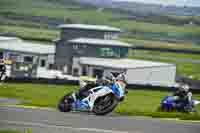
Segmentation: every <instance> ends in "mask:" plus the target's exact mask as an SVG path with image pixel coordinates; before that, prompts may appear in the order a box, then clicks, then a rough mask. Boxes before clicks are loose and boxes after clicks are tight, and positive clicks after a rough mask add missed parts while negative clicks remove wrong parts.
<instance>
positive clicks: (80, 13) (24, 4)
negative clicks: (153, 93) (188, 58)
mask: <svg viewBox="0 0 200 133" xmlns="http://www.w3.org/2000/svg"><path fill="white" fill-rule="evenodd" d="M67 2H68V3H67V4H66V3H65V4H63V0H59V1H55V0H50V1H47V0H1V1H0V15H2V16H9V15H11V16H12V15H13V16H45V17H50V18H56V19H62V20H66V19H70V20H71V22H72V23H89V24H105V25H111V26H116V27H120V28H122V29H123V30H125V31H130V32H132V33H131V34H132V35H131V36H132V37H133V36H139V37H141V38H148V39H151V38H152V39H153V38H156V39H158V40H159V38H160V37H161V38H162V37H164V38H166V37H167V38H172V39H173V38H178V39H179V40H182V39H186V40H193V39H192V38H194V40H198V37H199V35H200V27H199V26H174V25H168V24H153V23H148V22H141V21H140V22H138V21H135V20H113V18H115V17H120V16H124V15H127V14H123V13H119V12H114V11H113V10H108V9H106V10H103V11H98V10H97V9H96V8H94V7H89V6H86V5H80V4H77V3H74V2H72V1H67ZM12 21H13V22H12ZM15 22H16V23H15ZM2 23H3V24H4V25H16V26H21V27H31V26H33V27H35V26H39V27H40V26H42V27H43V28H46V27H47V26H46V25H45V24H43V25H42V24H41V25H40V24H37V23H32V22H29V21H27V22H23V21H19V20H17V21H14V20H11V21H10V20H4V21H3V22H2ZM38 23H40V22H38ZM0 31H1V30H0ZM8 31H9V28H8ZM137 34H138V35H137ZM27 36H28V38H31V35H30V34H29V33H28V35H27ZM155 36H158V37H155ZM34 39H37V37H35V38H34ZM39 39H40V38H39Z"/></svg>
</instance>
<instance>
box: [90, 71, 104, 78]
mask: <svg viewBox="0 0 200 133" xmlns="http://www.w3.org/2000/svg"><path fill="white" fill-rule="evenodd" d="M103 72H104V71H103V70H102V69H93V77H97V78H98V79H101V78H102V77H103Z"/></svg>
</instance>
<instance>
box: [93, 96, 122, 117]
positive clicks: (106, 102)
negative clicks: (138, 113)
mask: <svg viewBox="0 0 200 133" xmlns="http://www.w3.org/2000/svg"><path fill="white" fill-rule="evenodd" d="M118 103H119V101H118V99H117V98H116V97H115V96H114V95H113V94H109V95H106V96H103V97H100V98H98V99H97V100H96V101H95V104H94V108H93V112H94V113H95V114H96V115H106V114H108V113H110V112H112V111H113V110H114V109H115V107H116V106H117V105H118Z"/></svg>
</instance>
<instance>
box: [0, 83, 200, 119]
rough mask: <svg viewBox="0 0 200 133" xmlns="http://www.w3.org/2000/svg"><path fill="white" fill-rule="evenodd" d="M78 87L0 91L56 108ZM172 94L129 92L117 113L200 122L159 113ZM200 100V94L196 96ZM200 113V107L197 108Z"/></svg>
mask: <svg viewBox="0 0 200 133" xmlns="http://www.w3.org/2000/svg"><path fill="white" fill-rule="evenodd" d="M77 88H78V86H72V85H66V86H63V85H46V84H43V85H42V84H3V86H2V87H1V89H0V96H1V97H10V98H17V99H19V100H21V101H22V102H23V103H22V104H24V105H33V106H41V107H53V108H55V107H56V105H57V103H58V101H59V99H60V98H61V97H62V96H63V95H64V94H66V93H69V92H71V91H75V90H76V89H77ZM168 94H170V93H169V92H167V91H152V90H129V93H128V95H127V96H126V99H125V101H123V102H122V103H120V105H119V106H118V107H117V108H116V110H115V113H117V114H120V115H139V116H151V117H172V118H175V117H178V118H181V119H196V120H200V114H199V113H198V114H191V115H189V114H187V115H186V114H183V113H176V112H173V113H166V112H158V111H157V108H158V107H159V105H160V100H161V99H162V98H163V97H164V96H166V95H168ZM194 98H195V99H198V100H200V94H194ZM197 110H198V111H200V106H198V107H197Z"/></svg>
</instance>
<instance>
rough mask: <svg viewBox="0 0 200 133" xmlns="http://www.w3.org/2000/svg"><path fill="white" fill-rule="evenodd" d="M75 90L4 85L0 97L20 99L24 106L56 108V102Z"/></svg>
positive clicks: (51, 86) (27, 85) (35, 85)
mask: <svg viewBox="0 0 200 133" xmlns="http://www.w3.org/2000/svg"><path fill="white" fill-rule="evenodd" d="M75 88H77V87H76V86H70V85H69V86H57V85H39V84H4V85H3V86H1V89H0V96H5V97H11V98H17V99H20V100H22V102H23V104H25V105H33V106H42V107H47V106H48V107H56V105H57V103H58V100H59V99H60V98H61V97H62V96H63V95H64V94H66V93H68V92H70V91H73V90H74V89H75Z"/></svg>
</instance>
